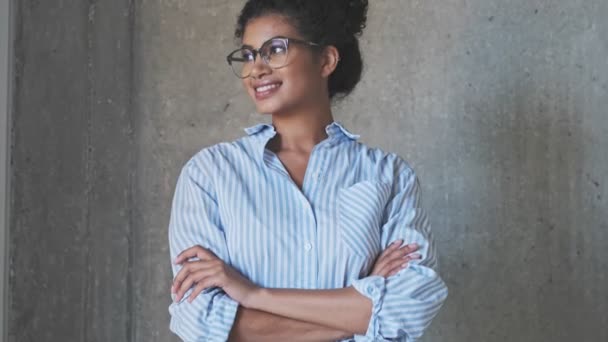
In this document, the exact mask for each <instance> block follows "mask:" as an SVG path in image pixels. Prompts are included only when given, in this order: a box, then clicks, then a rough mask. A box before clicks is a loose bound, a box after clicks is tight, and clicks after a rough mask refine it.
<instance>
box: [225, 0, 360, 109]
mask: <svg viewBox="0 0 608 342" xmlns="http://www.w3.org/2000/svg"><path fill="white" fill-rule="evenodd" d="M367 9H368V1H367V0H248V1H247V3H245V6H244V7H243V9H242V10H241V13H240V14H239V16H238V21H237V25H236V30H235V32H234V36H235V38H237V39H242V38H243V34H244V32H245V28H246V26H247V24H248V23H249V22H250V21H251V20H253V19H256V18H259V17H262V16H265V15H270V14H278V15H281V16H284V17H287V18H289V19H290V21H291V22H292V23H293V25H294V27H295V29H296V30H297V31H298V32H299V33H300V35H302V37H304V39H306V40H309V41H313V42H315V43H317V44H321V45H322V46H329V45H331V46H335V47H336V48H337V49H338V52H339V54H340V62H339V63H338V65H337V67H336V69H335V70H334V72H333V73H332V74H331V75H330V77H329V81H328V89H329V97H330V98H334V97H335V96H336V95H340V97H345V96H347V95H348V94H350V93H351V92H352V91H353V90H354V89H355V86H356V85H357V83H359V80H360V79H361V73H362V71H363V58H362V56H361V50H360V49H359V39H358V38H359V37H360V36H361V34H362V33H363V29H364V28H365V24H366V21H367Z"/></svg>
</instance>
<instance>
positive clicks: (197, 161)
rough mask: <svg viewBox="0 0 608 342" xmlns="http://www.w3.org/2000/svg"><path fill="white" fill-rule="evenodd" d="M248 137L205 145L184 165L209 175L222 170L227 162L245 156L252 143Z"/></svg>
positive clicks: (232, 161)
mask: <svg viewBox="0 0 608 342" xmlns="http://www.w3.org/2000/svg"><path fill="white" fill-rule="evenodd" d="M247 138H248V137H240V138H237V139H235V140H232V141H225V142H219V143H216V144H213V145H209V146H205V147H203V148H201V149H200V150H199V151H197V152H196V153H195V154H194V155H192V156H191V157H190V158H189V159H188V160H187V161H186V163H185V164H184V166H183V167H184V168H186V169H193V170H195V171H197V172H202V173H205V174H209V175H212V174H215V173H217V172H220V170H222V168H223V167H224V166H226V164H233V163H234V161H235V160H237V159H239V158H243V156H244V155H246V154H247V153H248V149H249V147H248V145H250V144H249V142H248V141H247Z"/></svg>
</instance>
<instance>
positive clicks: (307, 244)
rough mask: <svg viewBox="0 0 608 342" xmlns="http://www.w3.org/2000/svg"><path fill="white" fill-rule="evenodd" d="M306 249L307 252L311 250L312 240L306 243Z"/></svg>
mask: <svg viewBox="0 0 608 342" xmlns="http://www.w3.org/2000/svg"><path fill="white" fill-rule="evenodd" d="M304 249H305V250H306V251H307V252H308V251H310V250H311V249H312V244H311V243H310V242H307V243H306V244H305V245H304Z"/></svg>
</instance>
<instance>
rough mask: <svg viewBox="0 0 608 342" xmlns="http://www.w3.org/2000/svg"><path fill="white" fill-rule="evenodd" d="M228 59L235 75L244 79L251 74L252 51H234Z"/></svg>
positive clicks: (244, 49)
mask: <svg viewBox="0 0 608 342" xmlns="http://www.w3.org/2000/svg"><path fill="white" fill-rule="evenodd" d="M229 59H230V66H232V71H234V74H235V75H237V76H238V77H241V78H245V77H247V76H249V74H251V69H252V67H253V64H254V59H255V58H254V52H253V51H251V50H250V49H246V48H243V49H240V50H236V51H234V52H233V53H232V54H231V55H230V57H229Z"/></svg>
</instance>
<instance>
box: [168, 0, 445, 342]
mask: <svg viewBox="0 0 608 342" xmlns="http://www.w3.org/2000/svg"><path fill="white" fill-rule="evenodd" d="M367 7H368V3H367V1H363V0H360V1H352V0H351V1H346V0H341V1H320V0H306V1H304V0H283V1H281V0H250V1H248V2H247V3H246V4H245V6H244V8H243V10H242V11H241V14H240V16H239V19H238V23H237V29H236V32H235V36H236V38H237V39H239V40H240V42H239V44H240V45H241V46H240V47H239V48H237V49H235V50H234V51H232V52H230V53H229V54H228V55H227V58H226V59H227V62H228V64H229V65H230V67H231V68H232V71H233V72H234V74H235V75H236V76H237V77H239V78H241V79H242V81H243V87H244V89H245V91H246V92H247V93H248V94H249V96H250V97H251V99H252V101H253V102H254V103H255V105H256V109H257V111H258V112H259V113H261V114H266V115H270V116H271V118H272V124H265V123H260V124H257V125H254V126H252V127H248V128H246V129H245V132H246V133H247V135H246V136H244V137H241V138H239V139H237V140H235V141H231V142H222V143H218V144H216V145H213V146H210V147H207V148H204V149H202V150H201V151H200V152H198V153H197V154H195V155H194V156H193V157H192V158H191V159H190V160H189V161H188V162H187V163H186V165H185V166H184V167H183V168H182V170H181V173H180V176H179V178H178V180H177V185H176V189H175V194H174V198H173V202H172V210H171V218H170V223H169V243H170V250H171V258H172V260H173V272H174V280H173V284H172V287H171V293H172V296H173V300H174V303H172V304H171V306H170V308H169V311H170V313H171V330H172V331H173V332H175V333H176V334H177V335H178V336H180V337H181V338H182V339H184V340H186V341H200V340H205V341H208V340H211V341H226V340H232V341H248V340H263V341H268V340H288V341H322V340H348V341H352V340H374V341H378V340H391V341H393V340H401V341H411V340H415V339H417V338H419V337H420V336H421V335H422V334H423V332H424V330H425V329H426V328H427V327H428V325H429V324H430V323H431V321H432V319H433V318H434V317H435V315H436V314H437V312H438V311H439V309H440V307H441V306H442V304H443V302H444V300H445V298H446V296H447V288H446V286H445V284H444V282H443V281H442V279H441V277H440V276H439V274H438V273H437V272H436V271H437V258H436V251H435V244H434V241H433V236H432V234H431V230H430V225H429V220H428V217H427V213H426V211H425V210H424V209H423V208H422V206H421V203H420V194H419V183H418V178H417V176H416V174H415V173H414V171H413V170H412V168H411V167H410V166H409V165H408V163H407V162H406V161H405V160H403V159H402V158H401V157H399V156H398V155H396V154H394V153H390V152H385V151H383V150H381V149H379V148H372V147H369V146H367V145H365V144H363V143H361V142H359V141H357V139H358V138H359V137H360V136H359V135H358V134H354V133H352V132H350V131H349V130H347V129H346V128H345V127H344V126H343V125H342V124H340V123H339V122H337V121H335V120H334V119H333V115H332V110H331V102H332V99H334V98H336V97H339V96H346V95H348V94H349V93H351V92H352V90H353V89H354V88H355V86H356V85H357V83H358V82H359V79H360V78H361V71H362V65H363V63H362V58H361V52H360V51H359V44H358V36H359V35H360V34H361V33H362V30H363V28H364V27H365V22H366V16H367Z"/></svg>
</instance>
